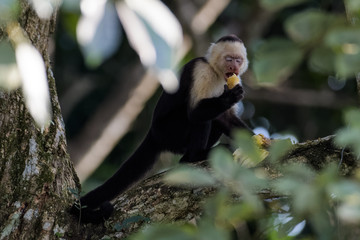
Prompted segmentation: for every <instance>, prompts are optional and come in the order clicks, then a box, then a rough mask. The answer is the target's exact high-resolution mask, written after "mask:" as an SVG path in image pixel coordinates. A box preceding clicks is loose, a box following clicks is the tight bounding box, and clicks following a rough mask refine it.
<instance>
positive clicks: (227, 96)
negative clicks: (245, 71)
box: [220, 84, 244, 107]
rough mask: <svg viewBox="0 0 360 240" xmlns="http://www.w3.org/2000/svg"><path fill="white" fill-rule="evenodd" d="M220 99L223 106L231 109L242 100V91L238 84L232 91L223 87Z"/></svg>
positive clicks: (225, 86)
mask: <svg viewBox="0 0 360 240" xmlns="http://www.w3.org/2000/svg"><path fill="white" fill-rule="evenodd" d="M220 98H221V99H222V101H223V102H224V103H225V105H227V106H229V107H231V106H233V105H234V104H235V103H237V102H239V101H241V100H242V99H243V98H244V90H243V88H242V86H240V85H239V84H237V85H236V86H235V87H233V88H232V89H229V87H228V86H227V85H224V93H223V94H222V95H221V96H220Z"/></svg>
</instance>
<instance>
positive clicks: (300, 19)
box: [285, 9, 328, 44]
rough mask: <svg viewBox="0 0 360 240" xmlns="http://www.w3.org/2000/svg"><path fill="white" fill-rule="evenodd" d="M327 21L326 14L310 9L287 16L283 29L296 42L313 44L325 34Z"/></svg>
mask: <svg viewBox="0 0 360 240" xmlns="http://www.w3.org/2000/svg"><path fill="white" fill-rule="evenodd" d="M327 23H328V15H327V14H325V13H324V12H321V11H318V10H313V9H311V10H308V11H303V12H300V13H298V14H295V15H293V16H292V17H290V18H288V19H287V20H286V22H285V30H286V32H287V34H288V35H289V36H290V38H291V39H292V40H293V41H295V42H297V43H300V44H314V43H316V42H318V41H319V40H320V39H321V38H322V36H323V35H324V34H325V31H326V28H327Z"/></svg>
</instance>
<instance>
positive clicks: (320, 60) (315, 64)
mask: <svg viewBox="0 0 360 240" xmlns="http://www.w3.org/2000/svg"><path fill="white" fill-rule="evenodd" d="M335 59H336V55H335V53H334V52H333V50H332V49H331V48H329V47H325V46H318V47H317V48H315V49H314V50H313V51H312V52H311V55H310V59H309V62H308V63H309V67H310V68H311V69H312V70H314V71H316V72H319V73H324V74H332V73H334V72H335Z"/></svg>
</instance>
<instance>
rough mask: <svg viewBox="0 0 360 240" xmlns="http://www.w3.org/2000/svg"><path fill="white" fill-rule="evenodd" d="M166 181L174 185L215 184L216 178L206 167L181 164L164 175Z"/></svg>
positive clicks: (199, 185) (197, 185)
mask: <svg viewBox="0 0 360 240" xmlns="http://www.w3.org/2000/svg"><path fill="white" fill-rule="evenodd" d="M164 181H165V182H167V183H168V184H172V185H181V186H184V185H188V186H190V187H203V186H213V185H214V184H215V180H214V178H213V177H212V176H211V175H210V173H209V172H207V171H206V170H204V169H201V168H196V167H189V166H180V167H178V168H176V169H174V170H171V171H170V172H168V173H167V174H166V175H165V176H164Z"/></svg>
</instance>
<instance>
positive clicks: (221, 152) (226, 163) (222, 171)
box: [209, 147, 239, 180]
mask: <svg viewBox="0 0 360 240" xmlns="http://www.w3.org/2000/svg"><path fill="white" fill-rule="evenodd" d="M209 161H210V165H211V168H212V169H213V170H214V174H215V176H216V177H217V178H218V179H220V180H222V179H233V178H234V176H235V175H236V172H237V170H238V168H239V164H237V163H235V162H234V160H233V157H232V155H231V153H230V152H229V151H228V150H226V149H224V148H220V147H219V148H216V149H215V150H214V151H212V152H211V154H210V157H209Z"/></svg>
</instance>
